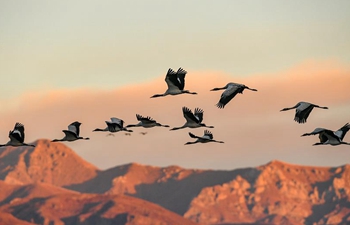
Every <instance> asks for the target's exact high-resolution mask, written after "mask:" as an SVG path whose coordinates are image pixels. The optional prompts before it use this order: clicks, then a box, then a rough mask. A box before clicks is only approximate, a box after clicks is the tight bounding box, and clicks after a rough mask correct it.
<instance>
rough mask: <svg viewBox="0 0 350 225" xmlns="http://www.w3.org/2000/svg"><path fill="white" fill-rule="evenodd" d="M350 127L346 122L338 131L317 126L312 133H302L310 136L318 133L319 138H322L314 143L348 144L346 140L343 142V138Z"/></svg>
mask: <svg viewBox="0 0 350 225" xmlns="http://www.w3.org/2000/svg"><path fill="white" fill-rule="evenodd" d="M349 129H350V124H349V123H346V124H345V125H344V126H342V127H341V128H339V129H338V130H337V131H332V130H329V129H325V128H316V129H315V130H314V131H312V132H311V133H305V134H303V135H301V136H302V137H304V136H310V135H316V134H318V138H319V139H320V142H318V143H315V144H314V145H327V144H330V145H340V144H348V143H346V142H343V139H344V137H345V135H346V133H347V132H348V131H349Z"/></svg>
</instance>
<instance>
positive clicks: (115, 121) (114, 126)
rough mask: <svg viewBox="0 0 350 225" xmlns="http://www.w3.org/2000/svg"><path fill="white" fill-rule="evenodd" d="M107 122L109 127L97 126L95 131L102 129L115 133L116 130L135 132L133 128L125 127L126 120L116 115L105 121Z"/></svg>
mask: <svg viewBox="0 0 350 225" xmlns="http://www.w3.org/2000/svg"><path fill="white" fill-rule="evenodd" d="M105 122H106V124H107V127H106V128H104V129H100V128H96V129H95V130H93V131H102V132H111V133H115V132H119V131H126V132H133V131H132V130H128V129H126V128H125V127H124V121H123V120H121V119H119V118H116V117H112V118H111V121H105Z"/></svg>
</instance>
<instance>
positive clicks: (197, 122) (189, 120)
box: [170, 107, 214, 130]
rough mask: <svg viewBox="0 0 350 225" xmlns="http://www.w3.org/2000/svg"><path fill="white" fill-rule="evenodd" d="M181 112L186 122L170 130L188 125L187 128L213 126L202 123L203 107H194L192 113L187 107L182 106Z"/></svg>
mask: <svg viewBox="0 0 350 225" xmlns="http://www.w3.org/2000/svg"><path fill="white" fill-rule="evenodd" d="M182 112H183V116H184V117H185V119H186V123H185V124H184V125H183V126H182V127H174V128H172V129H170V130H178V129H183V128H186V127H189V128H197V127H207V128H214V127H213V126H207V125H205V124H204V123H202V121H203V112H204V111H203V109H200V108H195V109H194V113H192V111H191V110H190V109H189V108H187V107H182Z"/></svg>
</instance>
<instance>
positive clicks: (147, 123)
mask: <svg viewBox="0 0 350 225" xmlns="http://www.w3.org/2000/svg"><path fill="white" fill-rule="evenodd" d="M136 119H137V120H138V121H139V123H138V124H130V125H127V126H126V127H144V128H151V127H156V126H157V127H169V125H162V124H160V123H157V121H155V120H154V119H152V118H151V117H149V116H147V117H144V116H141V115H139V114H136Z"/></svg>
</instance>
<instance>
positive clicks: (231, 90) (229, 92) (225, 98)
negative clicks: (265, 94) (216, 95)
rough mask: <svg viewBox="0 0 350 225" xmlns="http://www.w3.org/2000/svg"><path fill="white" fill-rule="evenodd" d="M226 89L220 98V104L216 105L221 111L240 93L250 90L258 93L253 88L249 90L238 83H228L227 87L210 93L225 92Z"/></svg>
mask: <svg viewBox="0 0 350 225" xmlns="http://www.w3.org/2000/svg"><path fill="white" fill-rule="evenodd" d="M223 89H226V90H225V91H224V92H223V93H222V94H221V97H220V100H219V102H218V103H217V104H216V106H217V107H218V108H219V109H223V108H224V107H225V105H226V104H227V103H229V102H230V101H231V99H232V98H234V97H235V96H236V95H237V94H238V93H240V94H243V91H244V89H248V90H251V91H258V90H256V89H253V88H249V87H247V86H245V85H244V84H237V83H232V82H231V83H228V84H226V86H225V87H221V88H213V89H211V90H210V91H219V90H223Z"/></svg>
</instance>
